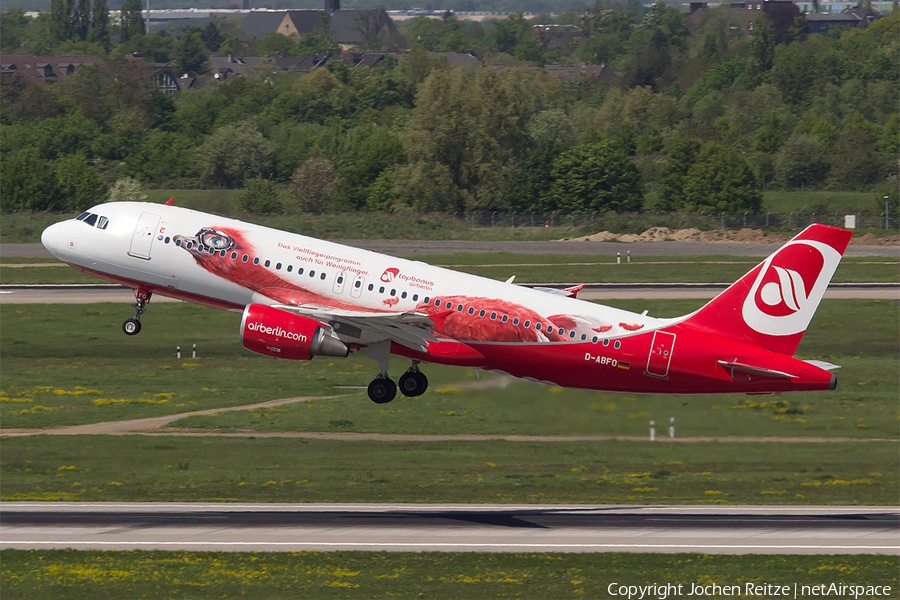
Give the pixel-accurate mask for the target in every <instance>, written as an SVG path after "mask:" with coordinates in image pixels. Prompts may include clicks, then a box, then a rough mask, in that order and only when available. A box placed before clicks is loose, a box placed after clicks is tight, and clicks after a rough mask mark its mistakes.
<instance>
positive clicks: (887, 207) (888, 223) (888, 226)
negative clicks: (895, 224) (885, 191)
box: [884, 196, 891, 231]
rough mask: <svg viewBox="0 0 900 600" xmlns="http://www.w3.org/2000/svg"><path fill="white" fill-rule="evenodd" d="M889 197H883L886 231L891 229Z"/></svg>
mask: <svg viewBox="0 0 900 600" xmlns="http://www.w3.org/2000/svg"><path fill="white" fill-rule="evenodd" d="M890 198H891V197H890V196H885V197H884V228H885V230H886V231H889V230H890V229H891V213H890V210H891V203H890Z"/></svg>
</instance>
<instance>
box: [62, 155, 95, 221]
mask: <svg viewBox="0 0 900 600" xmlns="http://www.w3.org/2000/svg"><path fill="white" fill-rule="evenodd" d="M56 178H57V181H58V182H59V191H60V194H61V196H62V203H63V206H64V208H66V209H68V210H83V209H85V208H88V207H90V206H93V205H95V204H99V203H100V202H103V200H104V199H105V198H106V193H107V190H106V183H104V181H103V178H102V177H100V174H99V173H97V171H96V169H94V168H93V167H92V166H91V165H89V164H88V162H87V159H86V158H85V157H84V155H83V154H80V153H79V154H69V155H67V156H63V157H61V158H60V159H59V160H58V161H56Z"/></svg>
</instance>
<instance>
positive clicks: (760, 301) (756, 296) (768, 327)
mask: <svg viewBox="0 0 900 600" xmlns="http://www.w3.org/2000/svg"><path fill="white" fill-rule="evenodd" d="M840 260H841V255H840V254H839V253H838V252H837V251H836V250H835V249H834V248H832V247H831V246H829V245H827V244H823V243H822V242H817V241H814V240H798V241H795V242H791V243H789V244H787V245H786V246H785V247H784V248H782V249H781V250H779V251H778V252H777V253H776V254H774V255H772V256H770V257H769V258H767V259H766V261H765V262H764V263H763V265H762V268H761V269H760V271H759V275H757V277H756V281H754V282H753V285H752V286H751V288H750V292H749V293H748V294H747V297H746V298H745V299H744V305H743V308H742V316H743V318H744V322H745V323H747V325H749V326H750V328H751V329H753V330H754V331H757V332H759V333H764V334H768V335H777V336H786V335H794V334H796V333H802V332H803V331H806V327H807V326H808V325H809V322H810V320H811V319H812V316H813V314H814V313H815V312H816V308H817V307H818V305H819V302H820V301H821V300H822V296H824V295H825V288H827V287H828V282H829V281H830V280H831V276H832V275H833V274H834V270H835V269H836V268H837V265H838V262H840Z"/></svg>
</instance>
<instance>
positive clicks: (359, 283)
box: [350, 275, 366, 298]
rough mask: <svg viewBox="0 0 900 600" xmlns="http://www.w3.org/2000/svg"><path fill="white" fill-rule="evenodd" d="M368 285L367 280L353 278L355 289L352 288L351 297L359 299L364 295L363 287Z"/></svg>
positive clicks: (357, 277) (359, 277)
mask: <svg viewBox="0 0 900 600" xmlns="http://www.w3.org/2000/svg"><path fill="white" fill-rule="evenodd" d="M365 284H366V278H365V277H362V276H360V275H357V276H356V277H354V278H353V287H352V288H350V296H352V297H353V298H359V297H360V295H362V290H363V286H364V285H365Z"/></svg>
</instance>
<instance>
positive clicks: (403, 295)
mask: <svg viewBox="0 0 900 600" xmlns="http://www.w3.org/2000/svg"><path fill="white" fill-rule="evenodd" d="M357 285H359V284H357ZM400 297H401V298H403V299H404V300H405V299H406V292H403V293H402V294H400Z"/></svg>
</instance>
